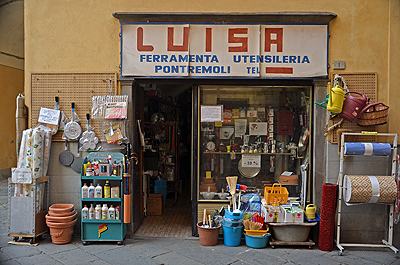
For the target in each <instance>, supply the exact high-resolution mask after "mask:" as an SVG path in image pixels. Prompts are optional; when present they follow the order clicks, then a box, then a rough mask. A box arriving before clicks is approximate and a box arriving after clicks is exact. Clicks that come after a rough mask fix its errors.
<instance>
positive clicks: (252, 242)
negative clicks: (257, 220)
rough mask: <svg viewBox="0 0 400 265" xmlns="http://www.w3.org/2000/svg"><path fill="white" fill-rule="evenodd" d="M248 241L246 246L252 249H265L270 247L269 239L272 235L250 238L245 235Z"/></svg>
mask: <svg viewBox="0 0 400 265" xmlns="http://www.w3.org/2000/svg"><path fill="white" fill-rule="evenodd" d="M244 236H245V240H246V245H247V246H248V247H251V248H265V247H267V245H268V239H269V237H270V236H271V234H269V233H268V234H266V235H265V236H249V235H247V234H245V235H244Z"/></svg>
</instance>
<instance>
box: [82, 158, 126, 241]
mask: <svg viewBox="0 0 400 265" xmlns="http://www.w3.org/2000/svg"><path fill="white" fill-rule="evenodd" d="M109 156H111V160H112V162H114V161H115V162H117V163H121V165H122V164H123V163H124V155H123V154H121V153H107V152H94V153H90V154H89V155H88V156H87V157H86V158H85V160H84V163H83V164H87V163H88V161H90V162H92V161H93V160H94V159H95V160H97V161H108V157H109ZM84 172H85V170H83V169H82V174H83V173H84ZM122 173H123V171H122V170H121V175H122ZM106 180H108V181H109V182H110V184H111V186H112V187H114V186H119V188H120V189H119V198H82V197H81V207H82V208H83V206H84V205H87V206H88V208H89V207H90V204H93V206H94V207H95V206H96V204H100V205H101V206H102V205H103V204H107V206H108V207H110V205H111V204H112V205H113V206H114V207H116V206H120V208H121V210H120V215H119V216H120V217H119V220H109V219H99V220H98V219H81V238H82V244H84V245H86V244H88V242H92V241H116V242H117V244H119V245H120V244H122V242H123V240H124V238H125V236H126V224H125V223H124V222H123V212H124V210H125V209H124V200H123V190H124V178H123V177H122V176H84V175H82V176H81V187H82V186H83V185H84V183H87V184H88V186H89V184H90V183H93V185H94V186H96V185H97V183H100V185H101V186H102V187H103V194H104V184H105V181H106ZM81 196H82V195H81Z"/></svg>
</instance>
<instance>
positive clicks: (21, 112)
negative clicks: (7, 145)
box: [15, 93, 28, 159]
mask: <svg viewBox="0 0 400 265" xmlns="http://www.w3.org/2000/svg"><path fill="white" fill-rule="evenodd" d="M15 119H16V148H17V159H18V155H19V147H20V145H21V138H22V132H23V131H24V130H25V129H27V127H28V124H27V121H28V120H27V109H26V107H25V96H24V95H22V94H21V93H20V94H19V95H18V96H17V110H16V113H15Z"/></svg>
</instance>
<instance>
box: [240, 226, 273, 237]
mask: <svg viewBox="0 0 400 265" xmlns="http://www.w3.org/2000/svg"><path fill="white" fill-rule="evenodd" d="M268 230H269V228H268V227H267V229H266V230H246V229H244V231H245V232H246V235H249V236H264V235H265V234H267V233H268Z"/></svg>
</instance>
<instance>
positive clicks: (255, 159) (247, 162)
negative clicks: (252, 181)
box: [242, 155, 261, 167]
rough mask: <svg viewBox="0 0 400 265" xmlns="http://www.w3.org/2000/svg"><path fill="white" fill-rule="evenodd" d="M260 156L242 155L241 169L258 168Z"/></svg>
mask: <svg viewBox="0 0 400 265" xmlns="http://www.w3.org/2000/svg"><path fill="white" fill-rule="evenodd" d="M260 166H261V155H242V167H260Z"/></svg>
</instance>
